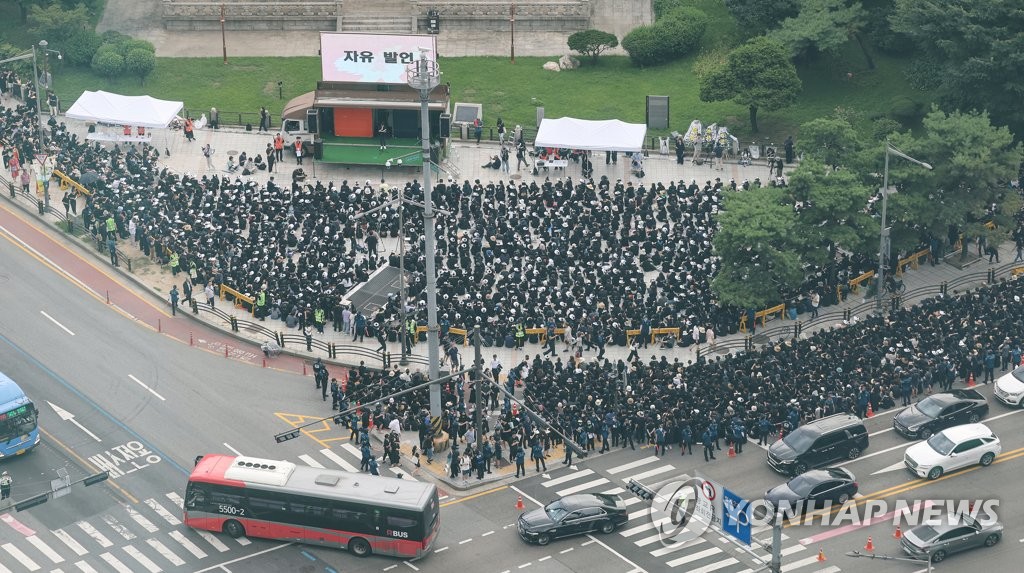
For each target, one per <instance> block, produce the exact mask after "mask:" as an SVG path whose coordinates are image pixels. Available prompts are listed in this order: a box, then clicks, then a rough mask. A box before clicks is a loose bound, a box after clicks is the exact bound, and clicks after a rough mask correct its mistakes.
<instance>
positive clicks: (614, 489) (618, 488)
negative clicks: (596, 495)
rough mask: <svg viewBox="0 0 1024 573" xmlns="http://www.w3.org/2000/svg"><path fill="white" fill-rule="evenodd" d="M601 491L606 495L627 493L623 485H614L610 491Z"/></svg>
mask: <svg viewBox="0 0 1024 573" xmlns="http://www.w3.org/2000/svg"><path fill="white" fill-rule="evenodd" d="M601 493H603V494H606V495H619V494H620V493H626V490H624V489H622V488H621V487H613V488H612V489H610V490H608V491H602V492H601Z"/></svg>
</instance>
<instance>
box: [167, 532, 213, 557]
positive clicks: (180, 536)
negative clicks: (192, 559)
mask: <svg viewBox="0 0 1024 573" xmlns="http://www.w3.org/2000/svg"><path fill="white" fill-rule="evenodd" d="M168 535H170V536H171V539H173V540H175V541H177V542H178V543H180V544H181V546H182V547H184V548H185V549H186V550H188V552H189V553H191V554H192V555H195V556H196V557H197V558H198V559H203V558H205V557H206V552H205V551H203V550H202V549H200V548H199V546H198V545H196V544H195V543H192V540H191V539H189V538H187V537H185V534H184V533H182V532H180V531H172V532H170V533H169V534H168Z"/></svg>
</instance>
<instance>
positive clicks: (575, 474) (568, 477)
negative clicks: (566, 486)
mask: <svg viewBox="0 0 1024 573" xmlns="http://www.w3.org/2000/svg"><path fill="white" fill-rule="evenodd" d="M593 473H594V470H591V469H585V470H582V471H578V472H572V473H568V474H565V475H564V476H561V477H556V478H555V479H550V480H548V481H546V482H544V483H543V484H542V485H543V486H544V487H555V486H556V485H558V484H560V483H565V482H567V481H572V480H574V479H579V478H582V477H587V476H588V475H591V474H593Z"/></svg>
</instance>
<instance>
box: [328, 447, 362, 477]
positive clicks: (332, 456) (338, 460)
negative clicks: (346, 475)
mask: <svg viewBox="0 0 1024 573" xmlns="http://www.w3.org/2000/svg"><path fill="white" fill-rule="evenodd" d="M320 453H321V454H323V455H324V457H325V458H327V459H329V460H331V461H332V462H334V463H336V464H338V465H339V466H341V469H343V470H345V471H347V472H356V471H358V470H356V466H354V465H352V464H350V463H348V461H347V460H346V459H345V458H343V457H341V456H339V455H338V454H336V453H334V451H333V450H331V449H329V448H324V449H322V450H320Z"/></svg>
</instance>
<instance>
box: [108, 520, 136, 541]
mask: <svg viewBox="0 0 1024 573" xmlns="http://www.w3.org/2000/svg"><path fill="white" fill-rule="evenodd" d="M103 521H105V522H106V523H107V525H109V526H110V528H111V529H113V530H114V531H116V532H117V533H118V534H119V535H120V536H121V537H124V539H125V541H131V540H132V539H135V534H134V533H132V532H131V530H130V529H128V528H127V527H125V526H123V525H121V523H120V522H118V521H117V518H115V517H114V516H113V515H110V514H107V515H104V516H103Z"/></svg>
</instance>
